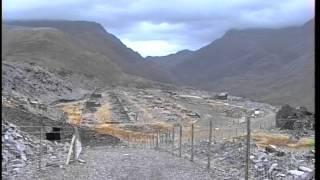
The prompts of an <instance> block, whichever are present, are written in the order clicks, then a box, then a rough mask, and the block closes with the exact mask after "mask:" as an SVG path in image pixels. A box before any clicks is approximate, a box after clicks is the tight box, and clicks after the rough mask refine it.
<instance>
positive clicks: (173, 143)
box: [172, 126, 174, 155]
mask: <svg viewBox="0 0 320 180" xmlns="http://www.w3.org/2000/svg"><path fill="white" fill-rule="evenodd" d="M172 154H173V155H174V126H173V128H172Z"/></svg>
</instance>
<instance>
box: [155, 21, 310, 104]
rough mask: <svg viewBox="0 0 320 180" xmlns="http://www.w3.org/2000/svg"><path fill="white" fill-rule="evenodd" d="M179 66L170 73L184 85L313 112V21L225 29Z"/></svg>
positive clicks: (165, 59)
mask: <svg viewBox="0 0 320 180" xmlns="http://www.w3.org/2000/svg"><path fill="white" fill-rule="evenodd" d="M167 59H168V57H164V58H163V62H167ZM157 61H161V60H159V58H158V60H157ZM179 61H181V63H179V64H177V65H175V66H174V67H172V68H171V71H172V72H173V73H174V74H175V75H176V76H177V77H178V79H179V80H180V81H181V82H183V84H185V85H192V86H195V87H198V88H203V89H206V90H214V91H229V92H230V93H232V94H235V95H240V96H246V97H250V98H254V99H256V100H260V101H266V102H271V103H277V104H278V103H280V104H283V103H289V104H292V105H305V106H307V107H308V108H309V109H313V108H314V20H310V21H308V22H307V23H305V24H303V25H301V26H297V27H288V28H280V29H247V30H230V31H228V32H227V33H226V34H225V35H224V36H223V37H222V38H220V39H217V40H215V41H213V42H212V43H211V44H209V45H207V46H205V47H203V48H201V49H199V50H197V51H195V52H194V53H192V54H191V55H188V56H186V57H185V59H183V60H179ZM169 67H170V65H169Z"/></svg>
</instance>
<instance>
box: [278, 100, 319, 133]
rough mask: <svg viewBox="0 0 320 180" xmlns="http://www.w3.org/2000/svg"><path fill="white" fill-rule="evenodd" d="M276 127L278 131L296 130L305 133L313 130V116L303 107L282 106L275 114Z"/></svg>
mask: <svg viewBox="0 0 320 180" xmlns="http://www.w3.org/2000/svg"><path fill="white" fill-rule="evenodd" d="M276 125H277V127H279V128H280V129H289V130H298V131H300V132H301V133H306V131H308V130H314V115H313V114H312V113H311V112H309V111H308V110H307V109H306V108H305V107H297V108H293V107H291V106H289V105H284V106H282V107H281V109H280V110H279V111H278V112H277V115H276Z"/></svg>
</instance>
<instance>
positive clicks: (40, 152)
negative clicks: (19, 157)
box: [39, 119, 43, 170]
mask: <svg viewBox="0 0 320 180" xmlns="http://www.w3.org/2000/svg"><path fill="white" fill-rule="evenodd" d="M42 126H43V123H42V119H41V120H40V141H39V142H40V146H39V148H40V149H39V170H41V159H42Z"/></svg>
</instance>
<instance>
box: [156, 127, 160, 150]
mask: <svg viewBox="0 0 320 180" xmlns="http://www.w3.org/2000/svg"><path fill="white" fill-rule="evenodd" d="M159 134H160V130H158V131H157V137H156V149H158V148H159Z"/></svg>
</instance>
